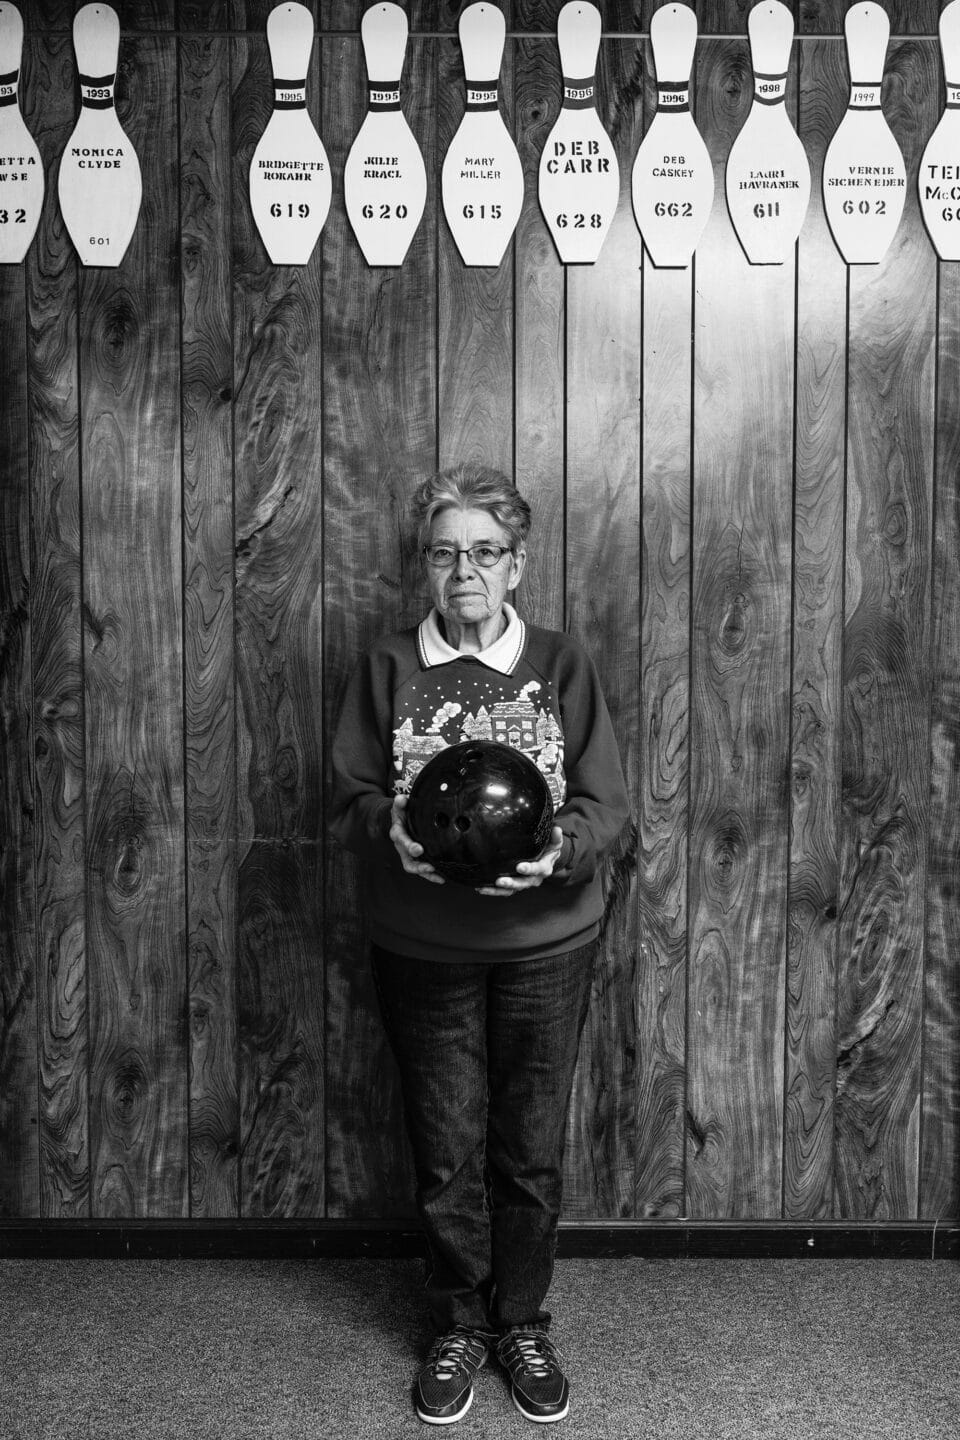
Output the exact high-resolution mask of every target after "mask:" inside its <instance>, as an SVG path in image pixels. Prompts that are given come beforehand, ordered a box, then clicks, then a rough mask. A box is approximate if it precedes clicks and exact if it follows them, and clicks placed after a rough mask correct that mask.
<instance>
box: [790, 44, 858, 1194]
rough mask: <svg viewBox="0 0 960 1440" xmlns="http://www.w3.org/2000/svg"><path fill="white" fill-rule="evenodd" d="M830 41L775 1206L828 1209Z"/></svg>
mask: <svg viewBox="0 0 960 1440" xmlns="http://www.w3.org/2000/svg"><path fill="white" fill-rule="evenodd" d="M842 52H843V45H842V42H841V41H838V40H820V41H812V42H809V43H808V44H807V45H805V46H804V48H803V50H802V51H801V55H800V135H801V139H802V140H803V143H804V148H805V150H806V152H807V155H808V157H809V160H810V171H811V181H812V184H811V194H810V210H809V212H808V216H807V222H806V225H805V226H804V230H803V234H802V235H801V237H800V246H799V258H798V274H797V313H798V320H797V327H798V328H797V388H796V448H797V455H796V486H795V497H794V575H793V616H794V618H793V678H792V697H793V698H792V753H791V774H792V787H791V812H790V821H791V831H790V874H789V890H790V911H789V930H788V937H787V967H788V968H787V1013H786V1048H785V1063H786V1073H785V1076H784V1084H785V1089H786V1104H785V1111H784V1157H783V1213H784V1216H785V1217H786V1218H787V1219H792V1220H800V1219H811V1220H818V1219H819V1220H822V1219H829V1218H830V1216H831V1215H832V1210H833V1118H834V1106H833V1099H834V1088H835V1083H836V1016H835V993H836V976H837V904H838V900H837V887H838V883H839V842H838V836H839V824H840V727H841V713H842V706H841V686H842V639H843V519H844V434H845V422H846V415H845V378H846V313H847V311H846V293H847V272H846V266H845V265H844V263H843V260H842V258H841V256H840V254H839V252H838V251H837V248H836V246H835V245H834V243H833V239H832V237H831V235H830V230H829V226H828V225H827V223H826V218H825V215H824V210H823V199H822V191H821V177H822V171H823V157H824V154H825V153H826V147H827V145H828V144H829V142H830V140H831V138H832V136H833V134H834V132H835V131H836V128H837V126H838V125H839V123H840V120H841V118H842V115H843V111H844V108H845V105H846V88H845V86H844V84H843V83H842V81H841V72H842V70H843V68H844V65H845V61H844V58H843V53H842Z"/></svg>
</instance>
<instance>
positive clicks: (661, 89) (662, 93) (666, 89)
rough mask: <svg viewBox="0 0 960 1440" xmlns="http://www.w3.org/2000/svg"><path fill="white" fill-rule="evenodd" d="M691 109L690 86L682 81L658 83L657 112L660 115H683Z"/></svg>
mask: <svg viewBox="0 0 960 1440" xmlns="http://www.w3.org/2000/svg"><path fill="white" fill-rule="evenodd" d="M689 109H690V86H689V85H685V84H684V83H683V81H682V80H664V81H663V83H662V84H661V83H660V81H657V111H658V113H660V114H670V113H671V112H672V113H673V114H674V115H679V114H682V113H683V111H684V110H689Z"/></svg>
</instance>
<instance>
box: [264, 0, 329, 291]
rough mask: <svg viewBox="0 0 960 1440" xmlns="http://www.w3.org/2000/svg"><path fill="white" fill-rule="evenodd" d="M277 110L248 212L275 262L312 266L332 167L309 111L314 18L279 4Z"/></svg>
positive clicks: (272, 36)
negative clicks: (308, 75)
mask: <svg viewBox="0 0 960 1440" xmlns="http://www.w3.org/2000/svg"><path fill="white" fill-rule="evenodd" d="M267 45H268V47H269V50H270V64H271V66H272V68H273V113H272V114H271V116H270V119H269V120H268V121H267V128H266V129H265V130H264V132H263V134H262V135H261V137H260V140H259V142H258V144H257V148H256V150H254V152H253V159H252V160H251V162H250V208H251V210H252V212H253V219H254V223H255V224H256V227H257V229H258V230H259V231H260V238H261V239H262V241H263V244H264V248H265V249H266V252H267V254H268V255H269V257H270V259H271V260H272V261H273V263H274V265H306V264H307V262H308V260H309V259H310V256H311V255H312V254H313V250H314V246H315V245H316V243H317V239H318V238H319V235H320V231H321V230H322V229H323V225H324V221H325V220H326V218H327V213H328V211H329V209H330V194H331V189H332V187H331V182H330V163H329V161H328V160H327V152H326V150H325V149H324V148H323V142H322V141H321V139H320V136H319V135H318V134H317V132H316V130H315V129H314V126H313V121H312V120H311V119H310V116H309V115H308V114H307V71H308V69H309V68H310V52H311V50H312V49H313V16H312V15H311V13H310V11H309V10H308V9H307V7H306V6H305V5H296V4H287V5H277V6H275V7H274V9H273V10H271V11H270V14H269V15H268V16H267Z"/></svg>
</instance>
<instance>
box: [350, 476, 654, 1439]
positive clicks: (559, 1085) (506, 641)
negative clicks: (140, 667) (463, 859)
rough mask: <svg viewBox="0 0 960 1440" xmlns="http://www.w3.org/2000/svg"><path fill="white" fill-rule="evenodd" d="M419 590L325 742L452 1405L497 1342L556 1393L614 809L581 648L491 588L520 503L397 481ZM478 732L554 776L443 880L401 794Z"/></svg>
mask: <svg viewBox="0 0 960 1440" xmlns="http://www.w3.org/2000/svg"><path fill="white" fill-rule="evenodd" d="M415 506H416V514H417V518H418V521H419V539H420V545H421V551H422V555H423V560H424V568H425V572H426V577H427V581H428V584H429V586H430V591H431V595H432V598H433V608H432V609H431V611H430V613H429V614H428V615H427V617H426V619H424V620H423V621H422V622H421V623H420V624H419V625H418V626H416V627H415V628H414V629H411V630H408V631H404V632H402V633H400V634H397V635H392V636H389V637H387V638H385V639H382V640H381V641H380V642H379V643H377V644H376V645H374V646H373V648H372V649H371V650H370V651H369V652H368V653H367V654H366V655H365V656H364V657H363V659H362V661H361V663H360V665H359V667H358V669H357V670H356V672H355V673H354V675H353V677H352V679H351V681H350V684H349V686H348V689H347V692H346V696H345V700H344V704H343V709H342V712H341V716H340V722H339V725H338V729H337V734H336V738H335V740H334V747H333V764H334V775H335V782H334V795H333V805H332V829H333V833H334V834H335V835H336V836H337V837H338V838H339V839H340V841H341V842H342V843H343V844H344V845H346V846H347V847H348V848H349V849H351V850H354V851H356V852H357V853H358V854H360V855H362V856H363V857H364V858H365V859H366V861H367V862H368V864H367V904H368V907H369V916H370V928H371V936H372V942H373V950H372V963H373V972H374V977H375V981H376V987H377V993H378V996H379V1001H380V1008H381V1012H382V1015H383V1021H384V1025H385V1027H386V1031H387V1035H388V1037H389V1040H390V1043H391V1046H392V1049H393V1051H394V1054H395V1055H396V1058H397V1062H398V1065H399V1070H400V1079H401V1085H402V1090H403V1100H404V1107H405V1113H406V1119H407V1126H408V1130H409V1134H410V1139H411V1143H412V1148H413V1156H414V1163H415V1169H416V1180H417V1203H418V1208H419V1212H420V1215H421V1218H422V1221H423V1226H424V1230H425V1232H426V1238H427V1242H428V1250H429V1265H428V1277H427V1298H428V1302H429V1305H430V1311H431V1318H432V1320H433V1324H434V1327H435V1330H436V1338H435V1340H434V1343H433V1344H432V1346H431V1348H430V1351H429V1353H428V1355H427V1358H426V1363H425V1364H424V1367H423V1369H422V1370H421V1372H420V1374H419V1375H418V1377H417V1381H416V1384H415V1386H414V1403H415V1405H416V1409H417V1413H418V1414H419V1416H420V1418H421V1419H422V1420H425V1421H427V1422H429V1423H433V1424H446V1423H449V1422H450V1421H454V1420H458V1419H460V1417H461V1416H462V1415H464V1414H465V1413H466V1411H467V1409H468V1408H469V1406H470V1404H471V1402H472V1399H473V1378H474V1375H475V1374H476V1372H477V1370H478V1369H479V1368H480V1366H481V1365H483V1363H484V1362H485V1360H486V1359H487V1358H488V1355H489V1354H490V1352H491V1351H495V1352H496V1355H497V1357H498V1358H499V1360H500V1362H501V1364H502V1365H503V1367H504V1368H505V1370H506V1372H507V1374H508V1376H509V1378H510V1381H511V1393H512V1396H513V1400H514V1403H515V1405H516V1406H517V1408H518V1409H519V1410H520V1411H521V1413H522V1414H524V1415H525V1416H527V1417H528V1418H529V1419H531V1420H536V1421H550V1420H559V1419H562V1418H563V1416H564V1415H566V1414H567V1411H568V1408H569V1402H568V1389H569V1387H568V1383H567V1379H566V1377H565V1375H564V1374H563V1370H562V1368H561V1364H560V1360H559V1357H558V1355H557V1352H556V1351H555V1349H554V1347H553V1345H552V1343H551V1341H550V1338H549V1336H548V1328H549V1325H550V1315H549V1314H548V1313H547V1312H546V1311H545V1310H544V1308H543V1303H544V1299H545V1297H546V1294H547V1290H548V1287H549V1285H550V1280H551V1277H552V1273H553V1262H554V1253H555V1249H556V1236H557V1220H558V1216H559V1212H560V1199H561V1179H562V1159H563V1141H564V1133H565V1121H566V1113H567V1106H568V1103H569V1098H570V1090H571V1086H572V1083H573V1072H574V1065H575V1063H576V1057H577V1047H578V1045H579V1041H580V1033H581V1031H582V1028H583V1023H584V1019H585V1017H586V1013H587V1005H588V1001H589V995H590V986H591V977H592V971H593V966H594V958H595V953H596V949H597V939H598V934H599V925H600V919H601V915H602V912H603V895H602V889H601V881H600V873H599V862H600V859H601V857H602V856H603V854H604V852H605V851H606V850H608V849H609V848H610V846H611V845H612V844H613V842H614V840H615V839H616V837H617V834H618V832H619V831H620V829H621V827H622V825H623V823H624V821H625V819H626V817H627V813H628V803H627V795H626V790H625V787H624V782H623V775H622V772H621V767H620V759H619V756H618V753H617V746H616V741H615V739H614V735H613V730H612V727H611V724H610V719H609V716H608V714H607V709H606V706H605V704H604V701H603V696H602V695H601V692H600V686H599V684H598V681H597V676H596V673H595V671H594V668H593V666H592V664H591V662H590V660H589V658H588V656H587V655H586V653H585V652H584V650H583V649H582V648H581V647H580V646H579V645H578V644H577V643H576V642H575V641H574V640H572V639H571V638H570V637H569V636H567V635H564V634H561V633H558V632H555V631H550V630H542V629H539V628H537V627H535V626H533V625H528V624H527V623H526V622H525V621H523V620H521V618H520V616H519V615H518V614H517V612H516V610H514V609H513V607H512V606H511V605H510V604H508V603H507V595H508V594H510V593H511V592H512V591H513V590H515V589H516V587H517V586H518V585H519V584H520V581H521V577H522V575H523V570H524V564H525V561H526V541H527V535H528V532H529V528H530V509H529V506H528V505H527V503H526V501H525V500H524V499H523V498H522V497H521V495H520V494H519V493H518V491H517V490H516V489H515V487H514V486H513V485H512V484H511V483H510V482H509V481H508V480H507V479H506V478H505V477H504V476H502V475H500V474H499V473H498V472H497V471H493V470H487V469H484V468H481V467H478V466H468V465H461V466H458V467H456V468H455V469H452V470H448V471H443V472H441V473H440V474H438V475H436V476H434V477H432V478H431V479H429V480H427V481H426V482H425V483H424V484H423V485H421V487H420V489H419V490H418V491H417V494H416V497H415ZM478 737H486V738H489V739H493V740H500V741H505V742H506V743H512V744H515V745H517V746H518V748H521V749H523V750H525V751H526V752H527V753H528V754H529V755H530V757H531V758H532V759H533V760H534V761H535V763H537V764H538V765H539V767H540V769H541V770H542V772H543V773H544V775H545V777H546V780H547V783H548V785H549V787H550V789H551V792H552V794H553V796H554V801H555V805H556V814H555V820H556V823H555V825H554V827H553V831H552V834H551V836H550V839H549V841H548V842H547V845H546V846H545V848H544V850H543V851H542V852H541V853H540V854H539V855H538V856H537V857H536V858H535V859H533V860H531V861H529V862H527V863H521V864H518V865H517V866H516V869H515V871H514V872H513V873H510V874H504V875H502V876H501V877H499V878H498V879H497V880H496V882H495V883H494V884H492V885H486V886H481V887H479V888H476V889H472V888H469V887H467V886H464V885H460V884H455V883H450V882H445V881H444V879H443V878H442V876H440V875H439V874H438V873H437V872H436V871H435V870H434V868H433V867H432V866H431V865H430V864H428V863H427V861H426V860H425V859H424V858H423V850H422V847H421V846H420V845H418V844H417V843H416V842H415V841H414V840H413V839H412V838H411V836H410V834H409V832H408V829H407V825H406V820H405V816H404V810H405V807H406V803H407V793H408V791H409V788H410V785H411V783H412V780H413V777H414V776H415V775H416V773H417V771H418V770H419V769H420V768H421V767H422V765H423V764H424V763H425V760H426V759H428V758H429V756H430V755H432V754H434V753H435V752H436V751H437V750H438V749H442V748H443V747H444V746H446V745H449V744H456V743H458V742H459V741H461V740H464V739H476V738H478Z"/></svg>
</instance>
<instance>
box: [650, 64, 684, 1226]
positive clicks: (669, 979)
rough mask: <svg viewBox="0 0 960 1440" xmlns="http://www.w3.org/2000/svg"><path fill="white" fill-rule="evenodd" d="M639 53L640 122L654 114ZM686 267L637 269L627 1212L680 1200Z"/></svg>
mask: <svg viewBox="0 0 960 1440" xmlns="http://www.w3.org/2000/svg"><path fill="white" fill-rule="evenodd" d="M645 53H646V81H647V84H646V93H645V99H646V112H647V114H648V115H652V113H653V111H654V110H655V108H656V88H655V78H656V77H655V71H654V67H653V56H652V52H651V49H650V46H649V45H647V46H646V47H645ZM695 274H696V269H695V265H692V266H691V267H689V268H688V269H686V270H669V269H660V270H658V269H657V267H656V266H655V265H653V264H651V263H650V261H649V257H648V256H647V255H646V254H645V255H644V265H643V337H642V338H643V385H642V394H643V430H642V438H643V458H642V467H641V474H642V477H643V509H642V517H643V521H642V537H643V551H642V558H641V562H640V587H641V589H640V593H641V597H642V617H643V628H642V638H641V645H640V654H641V658H642V672H641V683H640V710H639V717H638V730H639V737H638V738H639V766H640V806H639V852H638V860H637V889H638V897H639V936H638V973H637V994H638V1012H637V1025H638V1036H637V1048H638V1052H639V1056H640V1065H639V1074H638V1080H637V1135H636V1214H637V1215H638V1216H640V1217H642V1218H644V1219H655V1218H657V1217H664V1218H669V1217H675V1216H677V1215H680V1214H682V1213H683V1202H684V1175H683V1167H684V1101H685V1076H684V1066H685V1047H686V960H687V826H688V818H689V817H688V805H689V793H688V791H689V764H690V755H689V710H690V686H689V649H690V519H691V517H690V477H691V461H692V456H691V423H692V404H693V395H692V347H691V338H690V337H691V334H692V332H693V323H694V293H693V292H694V283H695V280H694V277H695Z"/></svg>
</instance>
